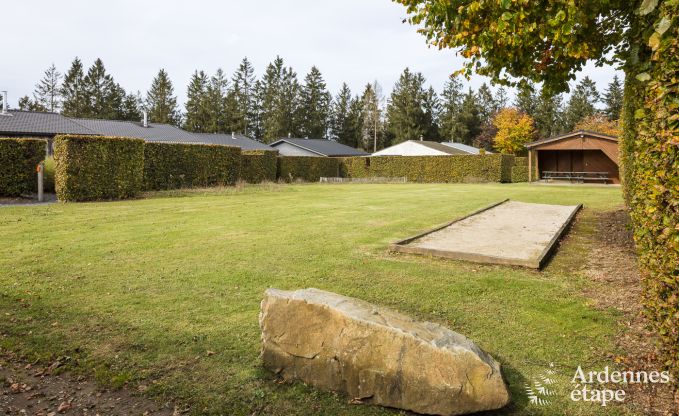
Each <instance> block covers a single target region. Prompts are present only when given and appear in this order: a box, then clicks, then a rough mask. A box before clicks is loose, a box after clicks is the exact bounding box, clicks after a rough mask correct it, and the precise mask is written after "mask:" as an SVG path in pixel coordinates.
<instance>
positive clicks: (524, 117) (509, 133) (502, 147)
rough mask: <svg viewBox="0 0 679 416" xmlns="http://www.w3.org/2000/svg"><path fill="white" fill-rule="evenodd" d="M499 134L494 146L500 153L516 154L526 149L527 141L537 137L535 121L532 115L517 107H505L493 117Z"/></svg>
mask: <svg viewBox="0 0 679 416" xmlns="http://www.w3.org/2000/svg"><path fill="white" fill-rule="evenodd" d="M493 125H494V126H495V127H497V134H496V135H495V138H494V139H493V147H494V148H495V150H497V151H498V152H500V153H508V154H512V155H515V154H517V153H523V152H524V151H525V150H526V143H529V142H531V141H532V140H533V138H534V137H535V127H534V125H535V123H534V122H533V119H532V118H531V116H529V115H528V114H526V113H522V112H520V111H519V110H517V109H516V108H511V107H510V108H503V109H502V110H500V111H498V112H497V114H495V117H493Z"/></svg>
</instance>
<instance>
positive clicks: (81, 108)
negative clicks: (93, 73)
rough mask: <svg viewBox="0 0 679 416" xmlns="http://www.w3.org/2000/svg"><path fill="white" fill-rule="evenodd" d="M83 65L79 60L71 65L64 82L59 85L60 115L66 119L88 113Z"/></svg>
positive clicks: (75, 60)
mask: <svg viewBox="0 0 679 416" xmlns="http://www.w3.org/2000/svg"><path fill="white" fill-rule="evenodd" d="M84 77H85V75H84V70H83V64H82V62H81V61H80V59H79V58H77V57H76V58H75V59H74V60H73V62H72V63H71V67H70V68H69V70H68V72H67V73H66V76H65V77H64V82H63V83H62V84H61V97H62V100H63V101H62V110H61V112H62V114H63V115H65V116H68V117H83V116H85V114H86V113H87V112H88V107H89V103H88V102H87V92H86V91H85V82H84Z"/></svg>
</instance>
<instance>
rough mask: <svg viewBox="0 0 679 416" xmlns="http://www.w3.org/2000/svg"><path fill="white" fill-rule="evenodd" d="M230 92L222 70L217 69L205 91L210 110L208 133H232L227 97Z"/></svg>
mask: <svg viewBox="0 0 679 416" xmlns="http://www.w3.org/2000/svg"><path fill="white" fill-rule="evenodd" d="M228 92H229V81H228V79H227V78H226V76H225V74H224V71H222V69H221V68H219V69H217V72H215V75H213V76H212V77H210V82H209V83H208V85H207V88H206V91H205V99H206V105H207V110H208V120H207V125H206V130H205V131H206V132H207V133H226V132H229V133H230V132H231V125H230V120H229V118H230V114H229V113H228V109H227V95H228Z"/></svg>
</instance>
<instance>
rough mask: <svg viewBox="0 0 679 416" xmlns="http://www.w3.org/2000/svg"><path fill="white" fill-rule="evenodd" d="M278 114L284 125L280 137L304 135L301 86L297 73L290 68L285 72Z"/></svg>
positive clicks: (281, 123)
mask: <svg viewBox="0 0 679 416" xmlns="http://www.w3.org/2000/svg"><path fill="white" fill-rule="evenodd" d="M277 114H278V117H279V119H280V121H281V122H280V125H282V130H281V131H280V132H279V137H282V136H284V135H286V134H287V135H291V136H293V137H295V136H301V135H302V117H303V116H302V112H301V86H300V85H299V82H298V81H297V73H296V72H295V71H294V70H293V69H292V68H290V67H288V68H286V69H285V70H284V71H283V78H282V80H281V90H280V96H279V97H278V112H277Z"/></svg>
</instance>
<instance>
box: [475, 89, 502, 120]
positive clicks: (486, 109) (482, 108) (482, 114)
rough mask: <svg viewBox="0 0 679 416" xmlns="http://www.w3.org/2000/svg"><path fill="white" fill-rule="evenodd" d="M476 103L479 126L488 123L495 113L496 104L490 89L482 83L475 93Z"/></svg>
mask: <svg viewBox="0 0 679 416" xmlns="http://www.w3.org/2000/svg"><path fill="white" fill-rule="evenodd" d="M476 96H477V102H478V107H479V120H480V121H481V124H486V123H489V122H490V120H491V118H492V117H493V115H494V114H495V111H497V109H498V108H497V107H498V106H497V103H496V102H495V97H493V92H492V91H491V90H490V87H488V85H487V84H486V83H485V82H484V83H483V84H481V87H479V90H478V91H477V92H476Z"/></svg>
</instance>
